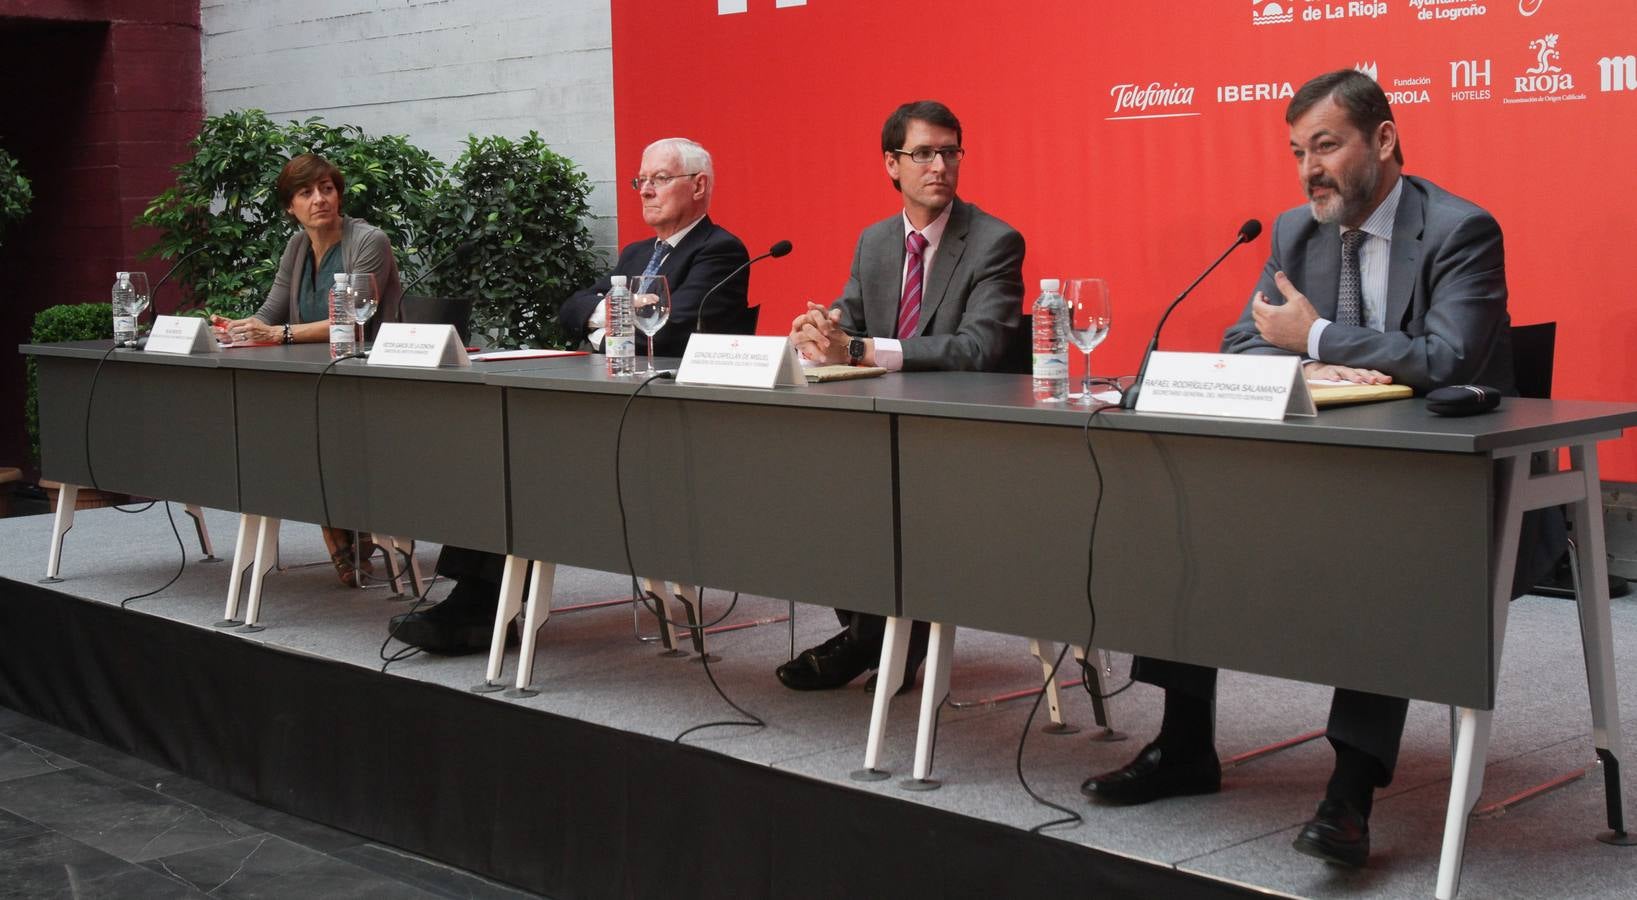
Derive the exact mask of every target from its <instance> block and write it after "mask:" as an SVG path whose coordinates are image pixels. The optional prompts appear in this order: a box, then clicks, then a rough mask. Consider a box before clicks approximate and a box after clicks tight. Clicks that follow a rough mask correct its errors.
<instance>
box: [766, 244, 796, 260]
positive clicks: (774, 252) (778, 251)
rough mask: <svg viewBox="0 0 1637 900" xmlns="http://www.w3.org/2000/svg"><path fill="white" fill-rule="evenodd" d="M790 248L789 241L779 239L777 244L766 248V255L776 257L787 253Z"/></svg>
mask: <svg viewBox="0 0 1637 900" xmlns="http://www.w3.org/2000/svg"><path fill="white" fill-rule="evenodd" d="M790 250H791V246H790V242H789V241H780V242H778V243H777V244H774V245H773V246H771V247H769V248H767V255H768V256H771V257H773V258H774V259H778V258H779V257H781V256H785V255H788V254H789V253H790Z"/></svg>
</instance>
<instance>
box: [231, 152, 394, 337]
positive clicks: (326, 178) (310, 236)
mask: <svg viewBox="0 0 1637 900" xmlns="http://www.w3.org/2000/svg"><path fill="white" fill-rule="evenodd" d="M277 191H278V201H279V205H280V206H283V207H284V211H285V213H286V214H287V215H288V216H289V217H290V219H291V220H292V221H293V222H295V223H296V224H298V225H300V226H301V228H300V229H299V230H298V231H296V233H295V234H293V235H291V236H290V243H288V244H286V245H285V247H284V255H283V257H281V258H280V259H279V268H278V274H276V275H274V276H273V289H272V290H270V291H268V292H267V299H266V301H264V302H263V303H262V305H261V309H258V310H256V314H255V315H253V316H251V317H249V318H247V319H232V320H228V319H222V318H220V317H218V318H216V319H214V320H213V324H214V325H215V326H216V327H217V328H218V329H220V330H222V331H224V332H225V335H224V336H225V337H227V338H228V339H229V340H231V341H233V342H235V343H247V342H248V343H263V344H268V343H271V344H294V343H303V342H307V341H319V342H322V341H327V340H329V337H330V323H329V319H330V307H329V295H330V285H331V284H332V283H333V282H334V280H335V279H334V277H333V276H334V275H335V274H336V273H338V272H371V273H374V275H375V284H376V288H377V290H379V291H380V292H381V304H380V309H379V310H378V311H377V312H376V315H375V317H374V318H373V319H372V320H371V321H370V325H371V328H372V330H371V334H372V335H373V333H374V332H373V328H374V327H377V326H378V325H379V324H380V323H381V322H390V321H394V320H396V319H397V315H398V301H399V299H400V298H401V297H402V296H403V293H404V288H403V283H402V282H401V281H400V280H399V278H398V263H397V261H396V260H395V259H393V256H392V242H391V241H389V240H387V236H386V233H385V232H383V231H382V230H381V229H379V228H376V227H375V226H374V225H371V224H369V223H368V222H365V221H364V220H363V219H354V218H352V217H350V216H345V215H342V212H341V207H342V200H343V198H344V197H345V196H346V178H345V177H343V176H342V174H341V170H340V169H337V168H336V167H335V166H334V165H332V164H331V163H330V161H329V160H327V159H325V158H324V157H322V156H319V155H318V154H316V153H303V154H301V155H300V156H297V157H294V158H292V159H291V160H290V161H289V162H287V163H285V164H284V168H283V169H282V170H281V171H280V172H279V177H278V183H277Z"/></svg>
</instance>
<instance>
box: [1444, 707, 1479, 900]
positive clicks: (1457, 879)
mask: <svg viewBox="0 0 1637 900" xmlns="http://www.w3.org/2000/svg"><path fill="white" fill-rule="evenodd" d="M1493 716H1494V714H1493V713H1491V712H1490V711H1489V710H1483V709H1467V708H1465V707H1462V708H1461V709H1460V710H1458V711H1457V712H1456V718H1457V737H1456V741H1455V771H1454V773H1453V774H1452V775H1451V777H1450V782H1449V808H1448V809H1447V810H1446V811H1445V813H1444V849H1443V853H1442V854H1441V855H1440V856H1439V858H1438V889H1437V891H1436V893H1435V895H1434V896H1436V897H1437V898H1438V900H1452V898H1453V897H1454V896H1455V892H1456V891H1458V890H1460V888H1461V854H1462V853H1464V852H1465V850H1466V823H1467V816H1468V815H1470V814H1471V813H1472V807H1473V805H1474V804H1476V803H1477V802H1478V794H1479V792H1480V791H1482V789H1483V784H1484V757H1485V756H1486V755H1487V754H1488V753H1489V725H1490V720H1491V719H1492V718H1493Z"/></svg>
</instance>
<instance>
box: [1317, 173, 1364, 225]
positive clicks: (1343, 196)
mask: <svg viewBox="0 0 1637 900" xmlns="http://www.w3.org/2000/svg"><path fill="white" fill-rule="evenodd" d="M1314 186H1315V185H1311V184H1310V185H1309V191H1311V190H1312V188H1313V187H1314ZM1317 186H1323V187H1328V188H1330V191H1331V194H1330V199H1329V200H1328V201H1327V205H1326V206H1325V208H1323V209H1321V208H1320V207H1319V203H1318V201H1316V200H1309V201H1308V204H1307V208H1308V210H1309V211H1310V212H1312V214H1313V220H1314V221H1316V222H1318V223H1319V224H1321V225H1336V224H1344V225H1345V224H1349V223H1351V224H1357V225H1362V224H1364V216H1365V215H1366V214H1368V213H1369V211H1370V201H1371V200H1372V199H1374V198H1375V195H1376V188H1378V187H1380V186H1381V170H1380V169H1378V168H1376V167H1374V166H1370V167H1367V168H1365V169H1363V170H1362V171H1360V172H1359V173H1358V178H1357V179H1352V178H1348V179H1345V180H1343V181H1339V182H1338V181H1336V180H1332V179H1329V178H1326V179H1324V180H1323V181H1321V182H1319V183H1318V185H1317Z"/></svg>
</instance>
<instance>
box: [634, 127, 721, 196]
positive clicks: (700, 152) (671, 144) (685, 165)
mask: <svg viewBox="0 0 1637 900" xmlns="http://www.w3.org/2000/svg"><path fill="white" fill-rule="evenodd" d="M659 149H664V150H669V151H671V152H672V153H675V154H676V158H677V162H678V163H680V164H681V166H682V172H704V173H705V174H706V175H709V176H710V179H709V180H710V186H711V187H712V188H715V186H716V170H715V169H714V168H712V166H711V155H710V151H709V150H706V149H705V148H704V147H701V146H699V143H698V142H697V141H690V140H688V139H687V138H679V137H673V138H660V139H659V140H657V141H654V142H653V143H652V144H649V145H648V146H647V147H646V148H644V149H643V151H642V152H643V153H644V154H646V153H647V152H648V151H649V150H659ZM682 172H677V173H675V174H678V175H680V174H682Z"/></svg>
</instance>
